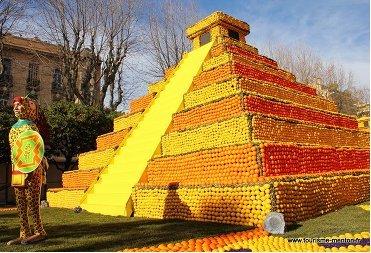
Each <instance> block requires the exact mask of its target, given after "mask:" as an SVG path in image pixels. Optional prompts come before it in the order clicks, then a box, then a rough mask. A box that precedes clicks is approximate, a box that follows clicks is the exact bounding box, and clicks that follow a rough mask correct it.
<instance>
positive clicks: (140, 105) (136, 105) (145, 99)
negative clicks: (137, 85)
mask: <svg viewBox="0 0 371 253" xmlns="http://www.w3.org/2000/svg"><path fill="white" fill-rule="evenodd" d="M156 94H157V92H151V93H149V94H146V95H144V96H141V97H139V98H136V99H133V100H132V101H131V102H130V104H129V108H130V113H137V112H140V111H143V110H145V109H146V108H147V106H148V105H149V104H150V103H151V102H152V100H153V98H154V97H155V96H156Z"/></svg>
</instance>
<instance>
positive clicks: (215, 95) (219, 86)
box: [184, 79, 241, 109]
mask: <svg viewBox="0 0 371 253" xmlns="http://www.w3.org/2000/svg"><path fill="white" fill-rule="evenodd" d="M239 92H241V89H240V86H239V84H238V81H237V79H232V80H229V81H226V82H222V83H215V84H212V85H209V86H207V87H205V88H202V89H199V90H196V91H192V92H189V93H187V94H185V95H184V107H185V109H189V108H192V107H195V106H199V105H203V104H206V103H208V102H212V101H215V100H218V99H221V98H224V97H228V96H231V95H234V94H237V93H239Z"/></svg>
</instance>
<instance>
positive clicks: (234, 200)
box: [133, 184, 272, 227]
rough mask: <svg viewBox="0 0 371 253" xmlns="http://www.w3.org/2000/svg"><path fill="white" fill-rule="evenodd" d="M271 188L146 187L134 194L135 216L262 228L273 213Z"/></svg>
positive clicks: (264, 186)
mask: <svg viewBox="0 0 371 253" xmlns="http://www.w3.org/2000/svg"><path fill="white" fill-rule="evenodd" d="M270 193H271V185H270V184H261V185H245V186H236V187H233V186H229V187H225V186H208V187H207V186H206V187H201V186H200V187H199V186H195V187H181V188H179V189H166V188H146V187H145V186H140V185H137V186H136V188H135V191H134V193H133V201H134V207H135V210H136V213H135V215H136V216H139V217H148V218H168V219H174V218H176V219H185V220H198V221H212V222H219V223H228V224H240V225H249V226H254V225H255V226H258V227H260V226H262V224H263V222H264V219H265V217H266V215H267V214H268V213H269V212H270V211H271V208H272V206H271V199H270Z"/></svg>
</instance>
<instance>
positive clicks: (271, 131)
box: [252, 115, 370, 148]
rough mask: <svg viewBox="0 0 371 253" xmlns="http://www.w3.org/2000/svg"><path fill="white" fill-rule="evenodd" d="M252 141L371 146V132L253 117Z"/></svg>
mask: <svg viewBox="0 0 371 253" xmlns="http://www.w3.org/2000/svg"><path fill="white" fill-rule="evenodd" d="M252 141H274V142H293V143H300V144H310V145H326V146H333V147H359V148H368V147H369V146H370V140H369V134H368V133H365V132H362V131H358V130H351V129H334V128H328V127H323V126H320V125H314V124H305V123H300V122H297V121H294V120H292V121H287V120H285V119H282V118H278V117H277V118H274V117H264V116H260V115H256V116H253V117H252Z"/></svg>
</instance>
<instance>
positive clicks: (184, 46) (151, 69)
mask: <svg viewBox="0 0 371 253" xmlns="http://www.w3.org/2000/svg"><path fill="white" fill-rule="evenodd" d="M160 3H161V4H159V2H158V1H157V2H153V1H151V2H150V3H149V6H148V8H147V9H148V12H147V13H146V14H145V15H146V19H147V22H146V23H145V26H146V27H144V29H143V38H144V39H143V45H145V52H146V54H145V56H146V57H145V62H146V63H147V64H146V67H147V68H146V73H147V74H149V75H150V76H152V77H155V78H158V77H162V76H164V74H165V70H166V69H168V68H169V67H171V66H174V65H176V64H177V63H178V62H179V61H180V60H181V58H182V55H183V53H184V52H186V51H189V50H190V49H191V42H190V41H189V40H188V39H187V38H186V35H185V30H186V28H187V27H188V26H189V25H191V24H192V23H194V22H195V21H196V20H197V19H198V17H199V14H198V9H197V7H196V5H195V3H194V2H192V1H180V0H173V1H171V0H163V1H160Z"/></svg>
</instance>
